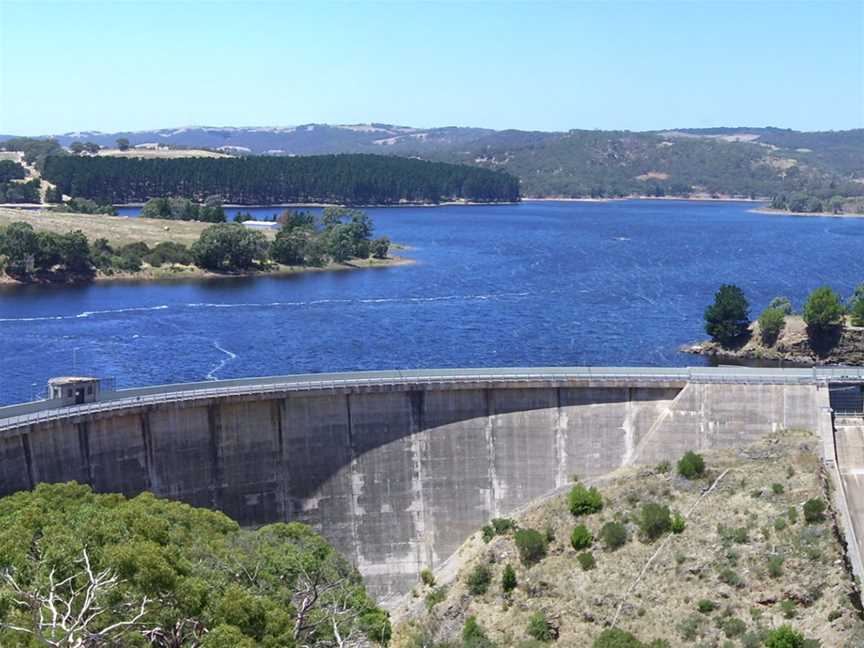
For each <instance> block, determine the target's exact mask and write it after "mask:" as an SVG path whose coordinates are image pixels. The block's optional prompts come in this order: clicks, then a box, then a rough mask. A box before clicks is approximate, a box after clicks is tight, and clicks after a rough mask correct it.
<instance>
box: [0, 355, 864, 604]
mask: <svg viewBox="0 0 864 648" xmlns="http://www.w3.org/2000/svg"><path fill="white" fill-rule="evenodd" d="M70 380H72V379H67V381H66V382H63V381H61V382H57V383H55V384H56V386H57V388H58V389H59V391H58V392H52V395H53V396H54V398H52V399H49V400H46V401H38V402H35V403H25V404H21V405H15V406H10V407H4V408H0V495H5V494H9V493H12V492H15V491H18V490H22V489H29V488H32V487H33V486H34V485H35V484H37V483H39V482H59V481H69V480H76V481H78V482H82V483H87V484H91V485H92V486H93V488H94V489H95V490H97V491H100V492H120V493H123V494H125V495H128V496H134V495H135V494H137V493H140V492H142V491H152V492H153V493H155V494H156V495H158V496H161V497H167V498H172V499H177V500H181V501H184V502H188V503H189V504H192V505H195V506H205V507H210V508H214V509H219V510H221V511H224V512H225V513H226V514H228V515H229V516H231V517H232V518H234V519H235V520H237V521H238V522H240V523H241V524H243V525H249V526H255V525H262V524H267V523H270V522H274V521H288V520H298V521H302V522H306V523H308V524H310V525H312V526H313V527H315V528H316V529H317V530H318V531H320V532H321V533H322V534H324V535H325V536H326V537H327V538H328V539H329V540H330V541H331V542H332V543H333V544H334V545H335V546H336V547H338V548H339V549H340V550H341V551H342V552H343V553H344V554H345V555H346V556H347V557H348V558H349V559H351V560H352V561H353V562H354V563H355V564H356V565H357V567H358V568H359V569H360V571H361V573H363V575H364V576H365V577H366V579H367V582H368V584H369V587H370V590H371V591H372V592H373V593H375V594H376V595H378V596H379V598H380V599H381V600H382V601H383V602H385V603H386V602H387V601H388V600H389V599H391V598H392V597H396V596H399V595H401V594H403V593H405V592H407V591H408V590H409V589H410V588H411V586H412V585H413V584H414V583H415V582H416V580H417V575H418V573H419V572H420V570H421V569H423V568H426V567H431V568H435V567H436V566H438V565H440V564H441V563H442V562H443V561H445V560H446V559H447V558H448V557H449V556H450V555H452V554H453V553H454V552H455V550H456V549H457V548H458V547H459V546H460V545H461V544H462V542H464V541H465V539H466V538H467V537H468V536H469V535H470V534H472V533H473V532H475V531H476V530H477V529H479V528H480V527H481V526H482V525H483V524H485V523H486V522H487V521H488V520H489V519H490V518H492V517H497V516H503V515H508V514H510V513H512V512H514V511H516V510H518V509H519V508H520V507H523V506H525V505H527V504H529V503H530V502H532V501H533V500H536V499H537V498H540V497H543V496H546V495H549V494H551V493H554V492H556V491H557V490H559V489H563V488H566V487H567V485H568V483H569V482H570V481H571V475H573V474H578V475H579V476H580V477H582V478H583V479H584V478H592V477H597V476H600V475H603V474H605V473H609V472H611V471H613V470H615V469H617V468H619V467H621V466H626V465H629V464H643V463H644V464H655V463H657V462H659V461H661V460H664V459H677V458H678V457H680V456H681V455H682V454H683V453H684V452H686V451H687V450H691V449H693V450H705V449H710V448H716V447H730V446H735V445H738V444H742V443H747V442H749V441H753V440H756V439H757V438H759V437H760V436H762V435H765V434H768V433H771V432H775V431H778V430H783V429H793V428H797V429H808V430H811V431H813V432H814V433H816V434H817V435H818V437H819V439H820V443H821V444H822V449H823V455H824V457H825V459H826V464H827V465H828V466H829V467H830V468H831V469H832V470H833V471H834V472H835V473H836V475H837V479H838V480H840V483H839V485H840V489H839V492H840V495H839V497H840V498H841V499H842V503H841V505H840V506H841V509H842V511H844V512H845V513H844V515H846V518H845V520H846V523H845V526H846V527H848V528H847V529H846V532H847V538H851V542H850V557H851V558H853V564H854V560H856V559H857V558H856V556H857V555H858V552H859V546H858V542H857V539H856V538H857V534H856V533H855V530H856V527H857V524H859V520H858V519H857V518H858V517H859V516H858V513H860V514H861V520H860V522H864V494H861V493H857V490H855V489H856V484H855V483H853V480H850V479H845V478H843V477H842V476H843V475H851V474H853V473H854V471H855V470H857V469H858V468H864V419H862V425H861V428H860V429H858V428H856V427H855V426H856V425H857V423H856V421H858V419H857V418H856V417H857V416H859V413H858V412H856V411H855V408H856V407H857V405H855V403H857V402H858V401H855V398H856V396H855V395H856V394H858V395H859V396H860V393H861V392H860V390H861V385H862V384H864V372H862V370H860V369H854V368H853V369H849V370H824V371H820V370H810V369H804V370H801V369H790V370H769V369H745V368H740V367H735V368H717V369H710V368H699V369H686V368H681V369H662V368H651V369H645V368H641V369H626V368H615V369H597V368H591V369H588V368H544V369H463V370H428V371H412V372H370V373H357V374H321V375H306V376H281V377H272V378H252V379H242V380H231V381H218V382H206V383H194V384H182V385H166V386H159V387H147V388H140V389H128V390H118V391H114V390H108V389H106V390H104V391H102V392H101V393H100V391H99V385H98V381H96V382H86V381H87V379H83V380H84V382H81V380H82V379H75V380H77V381H78V382H74V381H73V382H71V383H69V382H68V381H70ZM70 385H72V389H73V393H72V397H71V399H72V400H71V402H70V396H69V395H68V389H69V386H70ZM88 386H89V387H92V388H93V389H92V392H88ZM79 389H83V392H82V393H81V395H79V392H78V391H77V390H79ZM856 390H857V391H856ZM841 392H842V396H839V394H841ZM832 393H835V394H838V396H837V398H842V399H848V402H849V403H852V404H851V405H849V406H848V407H849V410H848V411H846V410H845V409H844V410H843V411H842V416H843V419H842V420H843V421H844V422H848V421H851V423H850V424H849V426H847V427H848V429H847V427H843V426H841V428H842V430H844V431H842V434H841V437H839V438H838V437H837V436H836V435H837V434H838V433H837V431H836V430H837V429H841V428H837V427H836V426H835V415H836V412H835V411H834V410H837V409H838V408H837V407H836V405H837V403H834V405H835V407H834V408H832ZM843 402H844V403H846V402H847V400H843ZM844 407H845V406H844ZM844 424H845V423H844ZM856 435H860V436H861V440H860V442H858V441H854V442H853V440H854V439H856V438H857V436H856ZM858 455H860V457H859V456H858ZM858 463H860V464H861V465H860V466H859V465H858ZM844 471H845V472H844ZM844 489H846V490H844ZM850 490H852V491H855V492H849V491H850ZM859 502H861V504H859ZM853 553H855V556H852V554H853ZM858 562H859V563H860V560H859V561H858Z"/></svg>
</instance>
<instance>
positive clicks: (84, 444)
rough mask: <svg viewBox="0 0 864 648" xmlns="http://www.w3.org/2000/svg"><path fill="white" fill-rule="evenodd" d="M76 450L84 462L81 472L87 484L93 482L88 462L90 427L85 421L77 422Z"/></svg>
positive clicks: (91, 468)
mask: <svg viewBox="0 0 864 648" xmlns="http://www.w3.org/2000/svg"><path fill="white" fill-rule="evenodd" d="M76 427H77V428H78V451H79V452H80V453H81V459H82V460H83V462H84V465H83V466H82V468H83V473H84V478H85V480H86V482H87V483H88V484H92V483H93V467H92V465H91V464H90V429H89V426H88V425H87V422H86V421H84V422H83V423H78V425H76Z"/></svg>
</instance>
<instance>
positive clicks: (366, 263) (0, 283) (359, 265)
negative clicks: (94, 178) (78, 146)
mask: <svg viewBox="0 0 864 648" xmlns="http://www.w3.org/2000/svg"><path fill="white" fill-rule="evenodd" d="M416 263H417V261H416V260H414V259H409V258H407V257H400V256H390V257H387V258H386V259H371V258H370V259H365V260H355V261H351V262H348V263H329V264H327V265H326V266H321V267H315V266H283V265H280V266H278V267H277V268H274V269H271V270H245V271H241V272H211V271H210V270H202V269H201V268H198V267H197V266H172V267H163V268H145V269H143V270H142V271H140V272H117V273H114V274H111V275H105V274H99V273H97V274H95V275H94V276H92V277H90V278H87V279H81V280H79V281H18V280H16V279H13V278H12V277H9V276H8V275H6V274H0V288H5V287H9V286H14V287H18V286H84V285H94V284H106V283H114V282H119V283H154V282H161V281H165V282H172V281H213V280H219V279H257V278H262V277H290V276H294V275H302V274H306V273H310V272H344V271H352V270H370V269H372V270H378V269H385V268H397V267H400V266H408V265H415V264H416Z"/></svg>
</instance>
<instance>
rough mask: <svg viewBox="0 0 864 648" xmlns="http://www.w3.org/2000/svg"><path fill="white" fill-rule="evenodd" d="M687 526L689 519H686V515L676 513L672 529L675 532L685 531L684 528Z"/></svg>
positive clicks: (673, 516) (673, 517)
mask: <svg viewBox="0 0 864 648" xmlns="http://www.w3.org/2000/svg"><path fill="white" fill-rule="evenodd" d="M686 528H687V521H686V520H685V519H684V516H683V515H681V514H680V513H674V514H673V515H672V526H671V527H670V530H671V531H672V533H674V534H676V535H677V534H679V533H684V529H686Z"/></svg>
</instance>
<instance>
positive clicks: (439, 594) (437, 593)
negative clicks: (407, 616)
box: [425, 586, 447, 610]
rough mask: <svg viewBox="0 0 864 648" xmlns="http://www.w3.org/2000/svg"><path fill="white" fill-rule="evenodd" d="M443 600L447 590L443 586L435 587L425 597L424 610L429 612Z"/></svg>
mask: <svg viewBox="0 0 864 648" xmlns="http://www.w3.org/2000/svg"><path fill="white" fill-rule="evenodd" d="M445 598H447V588H446V587H444V586H442V587H436V588H435V589H433V590H432V591H431V592H429V593H428V594H427V595H426V599H425V601H426V609H427V610H431V609H432V608H433V607H435V606H436V605H438V604H439V603H441V602H443V601H444V599H445Z"/></svg>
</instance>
